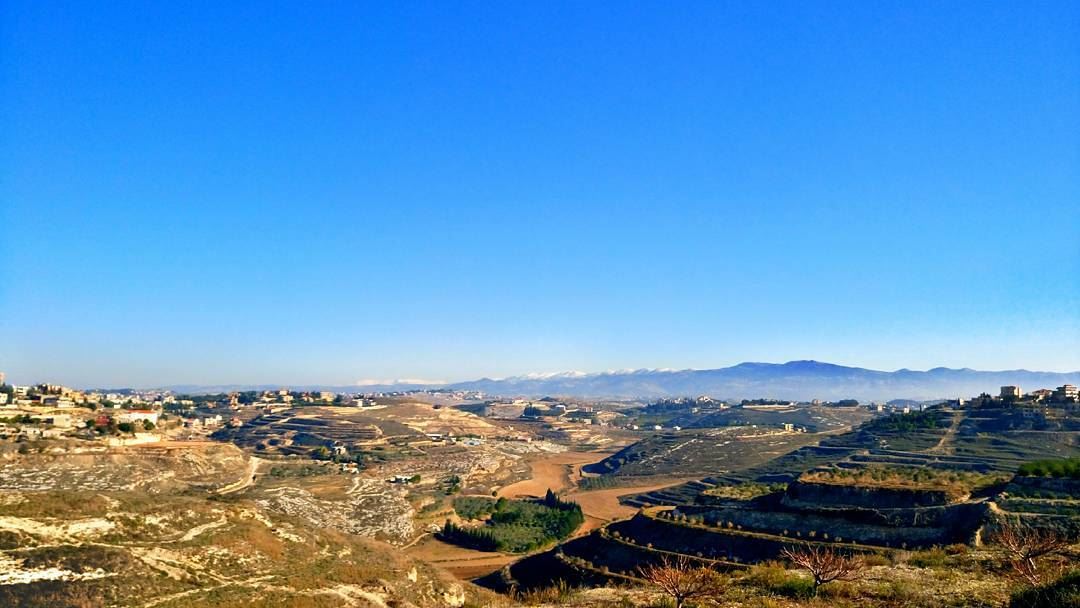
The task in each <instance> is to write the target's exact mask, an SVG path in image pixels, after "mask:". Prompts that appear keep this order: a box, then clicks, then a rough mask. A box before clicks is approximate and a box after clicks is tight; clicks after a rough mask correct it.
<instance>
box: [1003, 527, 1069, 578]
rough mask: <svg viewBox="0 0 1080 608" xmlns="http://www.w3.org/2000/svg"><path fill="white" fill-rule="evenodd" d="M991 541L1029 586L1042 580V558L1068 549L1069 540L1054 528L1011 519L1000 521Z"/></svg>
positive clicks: (1043, 565)
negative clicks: (1019, 522) (1050, 528)
mask: <svg viewBox="0 0 1080 608" xmlns="http://www.w3.org/2000/svg"><path fill="white" fill-rule="evenodd" d="M990 540H991V542H994V543H996V544H997V545H999V546H1000V547H1001V549H1002V550H1003V551H1004V552H1005V558H1006V560H1007V561H1008V562H1009V566H1011V567H1012V569H1013V571H1014V572H1016V574H1017V575H1019V576H1020V578H1022V579H1024V581H1026V582H1027V583H1028V584H1030V585H1032V586H1035V585H1038V584H1040V583H1042V582H1043V579H1044V576H1043V574H1044V570H1045V564H1043V563H1041V562H1044V561H1045V560H1044V558H1047V557H1051V556H1055V555H1061V554H1062V553H1063V552H1064V551H1065V550H1066V549H1068V548H1069V541H1068V540H1066V539H1065V537H1063V536H1062V535H1060V534H1058V533H1057V532H1054V531H1053V530H1047V529H1042V528H1031V527H1028V526H1024V525H1020V524H1013V523H1011V522H1005V523H1003V524H1002V525H1001V527H1000V528H998V530H997V532H995V533H994V534H993V535H992V536H991V538H990Z"/></svg>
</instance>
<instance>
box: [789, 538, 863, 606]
mask: <svg viewBox="0 0 1080 608" xmlns="http://www.w3.org/2000/svg"><path fill="white" fill-rule="evenodd" d="M780 554H781V555H783V556H784V557H785V558H787V559H788V560H790V561H791V562H792V563H794V564H795V565H796V566H799V567H800V568H803V569H805V570H808V571H809V572H810V575H811V576H813V577H814V594H817V590H818V587H820V586H822V585H824V584H825V583H831V582H833V581H852V580H855V579H857V578H859V577H860V576H862V573H863V570H865V569H866V562H865V561H863V558H861V557H859V556H856V555H846V554H844V553H840V552H839V551H835V550H833V549H832V548H831V547H818V546H812V545H809V544H807V545H805V546H803V547H784V549H783V550H782V551H781V552H780Z"/></svg>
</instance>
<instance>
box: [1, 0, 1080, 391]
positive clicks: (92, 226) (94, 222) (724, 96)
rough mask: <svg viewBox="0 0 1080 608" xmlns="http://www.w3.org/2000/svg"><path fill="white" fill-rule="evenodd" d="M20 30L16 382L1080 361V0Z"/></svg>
mask: <svg viewBox="0 0 1080 608" xmlns="http://www.w3.org/2000/svg"><path fill="white" fill-rule="evenodd" d="M2 13H3V14H0V129H2V130H3V132H4V133H5V136H4V137H3V138H0V223H2V225H4V226H5V227H6V228H7V230H6V231H5V233H4V235H3V237H2V238H0V336H3V338H2V344H0V371H4V372H6V373H7V375H8V377H9V378H11V379H13V380H15V381H23V380H19V379H25V381H27V382H29V381H47V380H52V381H59V382H64V383H66V384H70V385H76V386H90V385H96V386H155V385H162V384H226V383H229V384H233V383H238V384H263V383H278V382H288V383H292V384H296V385H301V384H332V385H347V384H350V383H355V382H357V381H359V380H362V379H394V378H419V379H435V380H443V381H455V380H466V379H474V378H481V377H485V376H489V377H507V376H514V375H521V374H527V373H531V372H556V371H566V370H584V371H590V372H591V371H600V370H607V369H628V368H630V369H632V368H639V367H661V368H674V369H685V368H695V369H710V368H718V367H726V366H730V365H734V364H737V363H740V362H743V361H776V362H782V361H789V360H800V359H816V360H819V361H828V362H833V363H837V364H844V365H852V366H858V367H865V368H870V369H879V370H895V369H900V368H909V369H929V368H933V367H938V366H945V367H953V368H961V367H969V368H973V369H980V370H1010V369H1020V368H1026V369H1031V370H1040V371H1050V370H1053V371H1073V370H1078V369H1080V348H1077V345H1078V344H1080V205H1077V201H1080V146H1077V145H1076V142H1077V141H1080V71H1078V70H1076V66H1077V65H1078V64H1080V35H1078V30H1077V24H1078V23H1080V5H1077V4H1076V3H1046V4H1040V5H1037V6H1020V5H1007V4H999V5H979V4H958V5H950V6H935V5H931V4H921V5H912V4H910V3H874V4H866V3H857V2H838V3H829V4H810V5H805V4H798V3H776V4H761V5H758V4H713V3H696V4H695V3H691V4H687V5H682V6H679V7H669V6H661V5H649V4H645V5H634V6H627V5H610V6H606V5H603V4H586V5H573V4H561V3H550V4H549V3H544V4H538V5H520V4H515V5H472V4H466V5H443V4H437V3H436V4H410V5H392V4H387V5H370V4H368V5H364V4H359V5H323V6H320V7H319V8H318V10H313V9H312V8H311V7H308V6H301V5H295V6H288V5H277V6H273V7H271V6H269V5H267V6H262V5H254V6H246V7H237V6H234V5H230V4H220V5H219V4H204V5H200V6H188V5H164V4H153V5H139V4H137V3H136V4H131V5H125V6H118V5H113V6H99V5H90V4H86V5H71V6H59V5H48V4H46V3H31V2H12V3H9V4H8V5H7V6H6V7H5V10H4V11H2Z"/></svg>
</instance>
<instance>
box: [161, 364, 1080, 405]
mask: <svg viewBox="0 0 1080 608" xmlns="http://www.w3.org/2000/svg"><path fill="white" fill-rule="evenodd" d="M1062 384H1080V371H1076V372H1066V373H1058V372H1038V371H1028V370H1023V369H1020V370H1008V371H978V370H973V369H967V368H963V369H950V368H945V367H936V368H934V369H930V370H926V371H914V370H909V369H901V370H897V371H893V372H886V371H878V370H871V369H864V368H861V367H846V366H843V365H834V364H832V363H822V362H819V361H790V362H788V363H740V364H738V365H735V366H732V367H725V368H721V369H687V370H654V369H641V370H633V371H614V372H601V373H592V374H589V373H582V372H564V373H555V374H528V375H525V376H513V377H509V378H498V379H492V378H482V379H480V380H472V381H468V382H457V383H452V384H439V385H433V384H412V383H395V384H386V385H365V386H355V385H354V386H293V387H291V388H292V389H293V390H333V391H337V392H356V391H363V392H380V391H408V390H421V389H436V388H445V389H453V390H470V391H483V392H485V393H488V394H491V395H503V396H522V397H540V396H545V395H552V396H566V397H582V398H596V399H601V398H612V399H635V398H658V397H675V396H697V395H710V396H712V397H716V398H721V399H754V398H759V397H763V398H774V399H794V400H810V399H822V400H837V399H859V400H863V401H870V400H873V401H884V400H889V399H915V400H931V399H947V398H956V397H970V396H973V395H977V394H979V393H981V392H984V391H985V392H989V393H992V394H996V393H997V392H998V389H999V387H1001V386H1003V385H1018V386H1020V387H1021V388H1022V389H1023V390H1025V391H1028V390H1033V389H1037V388H1054V387H1057V386H1061V385H1062ZM168 388H170V389H171V390H173V391H176V392H187V393H206V392H226V391H233V390H266V389H275V388H278V386H277V385H273V386H271V385H260V386H250V385H222V386H192V385H185V386H172V387H168Z"/></svg>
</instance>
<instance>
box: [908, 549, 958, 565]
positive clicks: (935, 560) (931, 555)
mask: <svg viewBox="0 0 1080 608" xmlns="http://www.w3.org/2000/svg"><path fill="white" fill-rule="evenodd" d="M947 558H948V556H947V555H946V554H945V550H944V549H942V548H940V547H934V548H932V549H927V550H925V551H917V552H915V553H912V555H911V558H910V559H909V560H908V563H909V564H911V565H913V566H918V567H919V568H940V567H942V566H944V565H945V561H946V559H947Z"/></svg>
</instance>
